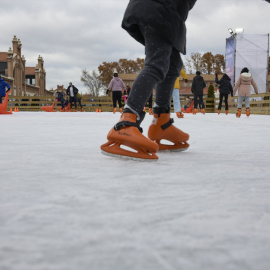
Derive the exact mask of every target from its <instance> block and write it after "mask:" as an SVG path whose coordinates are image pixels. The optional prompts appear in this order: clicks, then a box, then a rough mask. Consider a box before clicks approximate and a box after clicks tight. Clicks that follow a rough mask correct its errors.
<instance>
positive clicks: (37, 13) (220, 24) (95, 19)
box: [0, 0, 270, 92]
mask: <svg viewBox="0 0 270 270" xmlns="http://www.w3.org/2000/svg"><path fill="white" fill-rule="evenodd" d="M128 2H129V0H46V1H39V0H8V1H1V16H0V26H1V34H0V41H1V42H0V51H2V52H7V51H8V48H9V47H12V38H13V36H14V35H16V36H17V38H19V39H20V40H21V42H22V54H23V55H24V56H25V58H26V65H27V66H35V65H36V63H37V58H38V56H39V55H41V56H42V57H43V59H44V66H45V69H46V72H47V86H46V87H47V89H50V88H51V87H52V88H54V89H55V88H56V86H57V85H64V86H65V87H67V86H68V83H69V81H72V82H73V84H74V85H75V86H77V87H78V88H79V90H80V91H82V92H85V89H84V87H83V86H82V83H81V82H80V76H81V71H82V69H84V68H86V69H88V70H90V71H92V70H96V71H98V69H97V68H98V66H99V65H100V64H102V62H104V61H106V62H112V61H118V60H119V59H120V58H128V59H136V58H137V57H140V58H143V57H144V47H143V46H142V45H140V44H139V43H137V42H136V41H135V40H133V39H132V38H131V37H130V36H129V35H128V34H127V33H126V32H125V31H124V30H123V29H122V28H121V21H122V18H123V14H124V11H125V8H126V6H127V4H128ZM269 14H270V4H269V3H267V2H266V1H263V0H227V1H221V0H198V1H197V4H196V5H195V6H194V8H193V9H192V10H191V12H190V13H189V17H188V20H187V29H188V34H187V56H189V55H190V53H192V52H201V53H205V52H208V51H210V52H212V53H213V54H216V53H220V54H225V39H226V38H227V37H229V36H230V35H229V32H228V28H232V29H233V30H234V29H235V28H238V27H242V28H244V33H245V34H268V33H269V32H270V16H269ZM183 59H184V57H183Z"/></svg>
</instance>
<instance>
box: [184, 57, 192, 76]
mask: <svg viewBox="0 0 270 270" xmlns="http://www.w3.org/2000/svg"><path fill="white" fill-rule="evenodd" d="M185 67H186V72H187V73H189V74H192V60H191V59H190V58H189V57H187V56H186V64H185Z"/></svg>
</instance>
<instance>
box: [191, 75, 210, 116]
mask: <svg viewBox="0 0 270 270" xmlns="http://www.w3.org/2000/svg"><path fill="white" fill-rule="evenodd" d="M205 87H206V83H205V81H204V79H203V77H202V76H201V72H200V71H197V72H196V76H195V77H194V78H193V81H192V87H191V92H192V93H193V94H194V110H193V114H196V113H197V112H198V109H197V107H198V103H199V106H200V108H201V112H202V113H203V114H205V106H204V103H203V89H204V88H205ZM198 99H199V101H198Z"/></svg>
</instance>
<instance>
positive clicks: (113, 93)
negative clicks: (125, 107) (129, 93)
mask: <svg viewBox="0 0 270 270" xmlns="http://www.w3.org/2000/svg"><path fill="white" fill-rule="evenodd" d="M112 98H113V107H114V108H116V101H117V91H112Z"/></svg>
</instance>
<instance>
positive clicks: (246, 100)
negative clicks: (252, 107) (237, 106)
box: [245, 96, 250, 108]
mask: <svg viewBox="0 0 270 270" xmlns="http://www.w3.org/2000/svg"><path fill="white" fill-rule="evenodd" d="M249 101H250V97H248V96H246V97H245V105H246V108H249Z"/></svg>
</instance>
